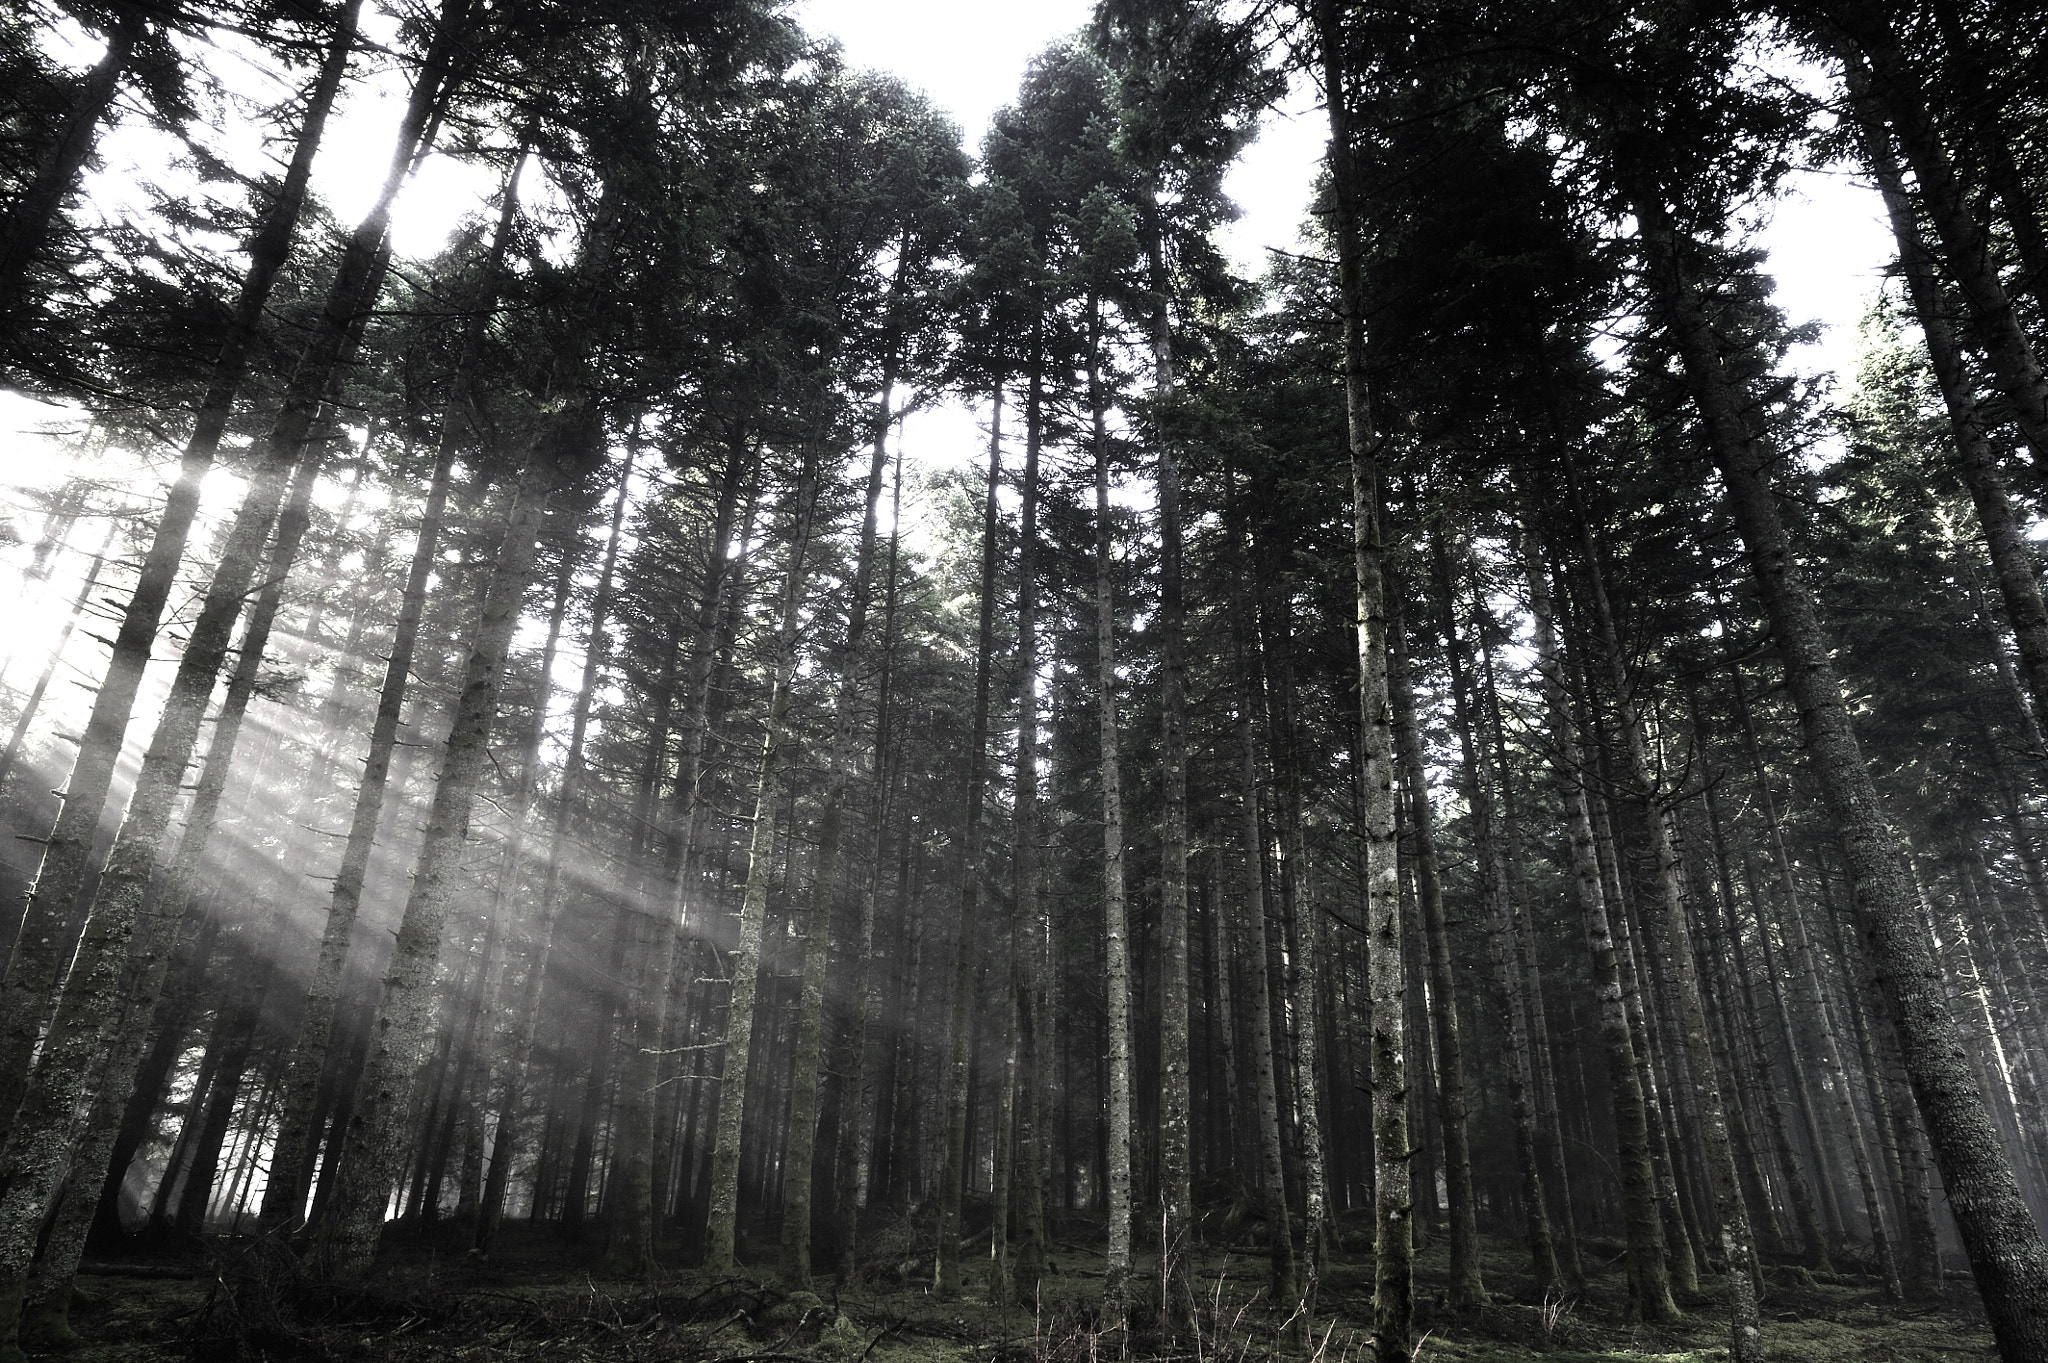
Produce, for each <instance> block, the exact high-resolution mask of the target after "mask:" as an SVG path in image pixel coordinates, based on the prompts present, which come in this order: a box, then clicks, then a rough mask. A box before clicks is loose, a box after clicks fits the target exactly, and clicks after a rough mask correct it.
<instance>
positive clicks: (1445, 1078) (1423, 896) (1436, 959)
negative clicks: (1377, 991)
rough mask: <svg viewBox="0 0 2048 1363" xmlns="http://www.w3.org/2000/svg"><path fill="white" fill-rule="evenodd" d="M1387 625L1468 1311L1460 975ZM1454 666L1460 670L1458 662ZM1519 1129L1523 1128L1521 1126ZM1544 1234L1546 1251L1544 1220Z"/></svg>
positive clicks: (1457, 1281) (1411, 708)
mask: <svg viewBox="0 0 2048 1363" xmlns="http://www.w3.org/2000/svg"><path fill="white" fill-rule="evenodd" d="M1389 628H1390V631H1391V632H1390V634H1389V640H1390V642H1391V644H1392V647H1393V673H1392V676H1391V677H1390V678H1389V689H1390V694H1391V698H1392V702H1393V727H1394V742H1395V746H1396V750H1397V752H1398V754H1399V757H1400V762H1401V784H1402V786H1403V787H1405V788H1406V790H1407V794H1408V801H1407V804H1408V827H1409V837H1410V839H1411V840H1412V842H1413V845H1414V848H1415V855H1414V866H1415V890H1416V900H1417V902H1418V904H1419V905H1420V907H1421V909H1422V924H1423V935H1424V939H1425V941H1426V942H1427V944H1428V952H1429V1002H1430V1009H1429V1012H1430V1023H1431V1025H1432V1028H1433V1030H1434V1032H1435V1037H1434V1041H1435V1052H1436V1055H1435V1059H1436V1101H1437V1122H1438V1125H1439V1127H1440V1128H1441V1139H1442V1141H1443V1160H1444V1188H1445V1191H1446V1192H1447V1193H1449V1195H1450V1250H1451V1267H1450V1283H1449V1285H1448V1287H1446V1289H1445V1300H1446V1301H1447V1303H1448V1304H1449V1305H1450V1307H1451V1308H1452V1309H1453V1310H1456V1311H1469V1310H1472V1309H1474V1308H1477V1307H1481V1306H1484V1305H1486V1304H1487V1300H1488V1298H1487V1295H1486V1284H1485V1280H1484V1279H1483V1277H1482V1276H1481V1274H1480V1270H1479V1223H1478V1221H1477V1219H1476V1215H1475V1211H1474V1205H1473V1204H1474V1199H1473V1194H1472V1146H1471V1142H1470V1140H1469V1139H1468V1137H1467V1135H1466V1132H1465V1052H1464V1044H1463V1042H1462V1040H1461V1039H1460V1037H1459V1035H1458V992H1457V977H1456V974H1455V971H1454V968H1453V966H1452V963H1451V942H1450V930H1449V928H1448V927H1447V926H1446V925H1445V922H1444V893H1443V880H1442V873H1441V872H1440V871H1439V870H1438V863H1437V851H1436V819H1435V817H1434V816H1433V814H1432V813H1431V811H1430V803H1429V791H1428V778H1427V776H1426V774H1425V769H1424V767H1423V762H1422V735H1421V733H1420V732H1419V731H1418V730H1417V728H1416V724H1415V690H1414V687H1413V684H1412V683H1411V680H1410V673H1409V661H1408V641H1407V639H1406V638H1405V637H1404V635H1403V633H1402V632H1401V629H1400V625H1399V622H1398V620H1397V621H1395V622H1394V623H1393V624H1392V625H1390V626H1389ZM1459 666H1460V667H1461V671H1462V664H1460V665H1459ZM1482 874H1483V873H1482ZM1490 888H1491V887H1490V886H1488V887H1483V888H1482V894H1486V895H1487V897H1488V899H1489V901H1490V900H1491V895H1490V893H1489V891H1490ZM1524 1060H1526V1056H1525V1057H1524ZM1510 1084H1511V1085H1512V1086H1513V1088H1514V1089H1515V1091H1516V1092H1517V1093H1518V1094H1519V1093H1521V1091H1522V1081H1521V1078H1520V1077H1519V1075H1517V1076H1515V1077H1513V1078H1511V1079H1510ZM1521 1112H1522V1120H1524V1121H1526V1120H1527V1108H1526V1106H1524V1107H1523V1108H1522V1109H1521ZM1519 1134H1522V1133H1520V1132H1519V1130H1518V1135H1519ZM1533 1170H1534V1165H1533V1164H1531V1165H1530V1166H1529V1168H1528V1170H1527V1172H1533ZM1539 1205H1540V1204H1539ZM1543 1240H1544V1243H1545V1246H1546V1251H1547V1246H1548V1242H1549V1229H1548V1227H1547V1226H1546V1227H1545V1229H1544V1232H1543ZM1539 1262H1540V1261H1539ZM1545 1285H1546V1286H1547V1285H1548V1284H1547V1283H1546V1284H1545Z"/></svg>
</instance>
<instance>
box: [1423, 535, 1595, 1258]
mask: <svg viewBox="0 0 2048 1363" xmlns="http://www.w3.org/2000/svg"><path fill="white" fill-rule="evenodd" d="M1430 561H1431V566H1432V569H1433V571H1434V572H1435V575H1436V586H1437V598H1438V600H1439V602H1440V603H1441V605H1442V612H1443V613H1442V617H1441V628H1442V630H1443V639H1444V651H1445V654H1446V656H1447V657H1448V659H1449V663H1450V674H1451V707H1452V723H1453V727H1455V728H1456V730H1457V733H1458V750H1459V756H1460V758H1461V759H1462V762H1463V766H1464V773H1465V802H1466V807H1467V808H1469V809H1470V810H1471V811H1472V824H1473V842H1474V844H1475V850H1476V852H1477V860H1478V863H1479V864H1478V867H1477V872H1478V885H1479V903H1480V910H1481V914H1482V916H1483V917H1484V919H1485V921H1486V935H1487V943H1488V947H1489V949H1490V950H1489V954H1490V956H1491V959H1492V961H1493V971H1494V987H1495V991H1496V998H1497V999H1498V1001H1499V1011H1500V1015H1501V1016H1500V1021H1501V1032H1502V1034H1503V1035H1504V1036H1505V1038H1506V1040H1507V1044H1508V1055H1507V1074H1508V1112H1509V1116H1510V1119H1511V1120H1512V1121H1513V1122H1514V1126H1515V1164H1516V1168H1517V1170H1518V1171H1519V1172H1520V1174H1521V1176H1522V1200H1523V1202H1524V1203H1525V1204H1526V1206H1525V1209H1524V1224H1525V1225H1526V1227H1527V1234H1528V1240H1529V1266H1530V1273H1531V1276H1532V1277H1533V1278H1534V1280H1535V1281H1534V1284H1533V1285H1534V1287H1535V1288H1536V1290H1537V1291H1538V1292H1541V1293H1543V1294H1544V1295H1545V1297H1546V1298H1547V1297H1548V1295H1549V1293H1550V1291H1551V1289H1552V1288H1553V1286H1555V1285H1556V1284H1557V1282H1558V1280H1559V1279H1558V1263H1557V1249H1556V1241H1555V1239H1554V1237H1553V1235H1552V1232H1551V1225H1550V1211H1549V1205H1548V1203H1547V1202H1546V1200H1545V1189H1544V1186H1543V1184H1544V1180H1543V1175H1542V1166H1541V1162H1540V1161H1541V1153H1540V1146H1539V1143H1538V1141H1537V1136H1536V1130H1535V1120H1536V1114H1535V1104H1534V1101H1533V1094H1532V1090H1533V1088H1534V1076H1535V1064H1534V1061H1533V1058H1532V1056H1531V1054H1530V1042H1529V1025H1528V1021H1527V1007H1526V1002H1525V1000H1524V998H1523V978H1522V971H1521V965H1520V961H1519V959H1518V958H1519V956H1520V952H1519V951H1518V949H1517V945H1516V938H1515V928H1514V921H1513V918H1512V917H1511V914H1512V912H1513V909H1512V903H1513V901H1512V897H1511V896H1510V893H1509V890H1508V874H1507V865H1506V862H1505V860H1504V858H1503V857H1502V856H1501V850H1500V843H1499V841H1498V839H1499V833H1498V831H1497V830H1496V828H1495V827H1494V818H1493V792H1492V789H1491V785H1490V783H1489V781H1488V780H1487V774H1486V768H1485V762H1484V759H1483V758H1482V756H1481V754H1480V750H1479V744H1478V742H1477V740H1476V737H1475V735H1476V732H1477V729H1478V722H1477V717H1478V707H1477V706H1476V704H1475V703H1474V701H1473V697H1472V682H1471V679H1470V678H1469V677H1468V676H1467V674H1466V666H1467V662H1466V655H1465V646H1464V644H1463V643H1461V642H1460V641H1459V639H1458V628H1457V605H1456V602H1457V591H1456V583H1455V579H1454V577H1453V575H1452V572H1451V556H1450V554H1449V552H1448V551H1447V550H1446V548H1445V545H1444V533H1443V531H1442V530H1440V529H1439V530H1434V531H1432V533H1431V535H1430ZM1403 680H1404V681H1405V674H1404V677H1403ZM1398 694H1399V693H1397V695H1398ZM1409 711H1410V717H1409V718H1408V720H1407V727H1406V728H1405V729H1404V730H1401V731H1398V734H1397V736H1398V737H1399V738H1400V739H1401V742H1402V744H1403V750H1404V753H1405V751H1406V747H1407V744H1408V743H1409V742H1410V740H1411V734H1412V730H1413V723H1414V721H1413V718H1412V705H1411V706H1410V707H1409ZM1401 717H1402V713H1401V712H1400V711H1397V712H1396V718H1397V719H1400V718H1401ZM1416 746H1417V748H1418V751H1417V752H1416V754H1415V761H1414V762H1413V763H1412V764H1410V771H1411V773H1413V779H1415V780H1417V781H1418V782H1419V781H1420V779H1421V777H1420V767H1421V753H1420V751H1419V748H1420V743H1419V742H1417V744H1416ZM1405 761H1406V759H1405V757H1404V762H1405ZM1418 822H1419V821H1418ZM1437 912H1438V916H1439V917H1441V915H1442V908H1441V905H1439V907H1438V910H1437ZM1431 955H1432V960H1431V964H1432V966H1434V965H1435V959H1434V958H1435V952H1434V949H1433V948H1432V953H1431ZM1446 964H1448V962H1446ZM1445 1125H1446V1127H1448V1126H1449V1125H1450V1123H1449V1121H1448V1120H1446V1122H1445ZM1468 1160H1469V1154H1468ZM1446 1162H1447V1163H1448V1159H1447V1161H1446ZM1466 1196H1467V1197H1470V1196H1471V1190H1470V1183H1469V1173H1468V1183H1467V1191H1466Z"/></svg>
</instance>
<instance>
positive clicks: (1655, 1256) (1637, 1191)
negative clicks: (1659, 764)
mask: <svg viewBox="0 0 2048 1363" xmlns="http://www.w3.org/2000/svg"><path fill="white" fill-rule="evenodd" d="M1522 552H1523V558H1524V567H1525V569H1526V577H1527V581H1528V584H1529V611H1530V614H1531V615H1532V616H1534V617H1535V622H1536V666H1537V670H1538V673H1539V676H1540V677H1541V680H1542V690H1543V701H1544V708H1545V710H1546V712H1547V715H1548V719H1549V727H1550V739H1551V748H1552V751H1553V753H1554V754H1555V761H1556V764H1557V768H1558V777H1559V779H1560V781H1561V782H1562V784H1563V786H1564V792H1565V813H1566V818H1567V822H1568V828H1567V835H1568V837H1569V838H1570V840H1571V852H1572V876H1573V880H1574V883H1575V884H1576V886H1577V889H1578V900H1579V911H1580V914H1581V915H1582V917H1583V918H1584V919H1585V925H1586V945H1587V947H1588V949H1589V951H1590V954H1591V956H1592V962H1593V988H1594V993H1595V996H1596V997H1597V998H1598V999H1599V1001H1600V1035H1601V1040H1602V1041H1603V1043H1604V1045H1605V1050H1606V1055H1607V1078H1608V1087H1609V1089H1610V1090H1611V1093H1612V1098H1613V1103H1614V1126H1615V1135H1616V1139H1617V1143H1618V1145H1619V1147H1620V1149H1619V1156H1620V1162H1621V1178H1622V1206H1623V1211H1624V1214H1625V1216H1626V1219H1627V1226H1628V1267H1629V1295H1630V1298H1631V1301H1632V1304H1633V1306H1634V1309H1635V1311H1636V1312H1637V1313H1638V1314H1639V1315H1640V1316H1642V1318H1643V1319H1645V1320H1671V1319H1674V1318H1676V1317H1677V1315H1678V1305H1677V1303H1676V1302H1674V1301H1672V1299H1671V1283H1670V1279H1669V1277H1668V1276H1667V1270H1666V1267H1665V1263H1664V1245H1663V1236H1662V1235H1661V1234H1660V1233H1659V1231H1658V1224H1657V1222H1658V1215H1657V1201H1656V1175H1655V1172H1654V1170H1653V1169H1652V1167H1651V1161H1650V1128H1649V1116H1648V1106H1647V1103H1646V1101H1645V1099H1646V1095H1645V1093H1644V1091H1643V1085H1642V1081H1641V1079H1640V1077H1639V1075H1638V1072H1637V1069H1636V1053H1635V1045H1634V1042H1633V1041H1632V1039H1631V1037H1630V1034H1629V1033H1630V1029H1629V1020H1628V1004H1627V999H1626V996H1625V993H1624V989H1623V983H1622V976H1621V971H1620V966H1619V963H1618V961H1617V956H1618V955H1619V951H1620V948H1619V946H1618V945H1617V942H1616V937H1615V933H1614V929H1613V927H1612V925H1611V923H1610V921H1609V907H1608V904H1607V898H1606V894H1605V892H1604V890H1603V888H1602V886H1601V880H1600V866H1599V861H1598V854H1597V852H1596V850H1595V847H1594V842H1593V821H1592V816H1591V813H1590V812H1589V809H1588V805H1587V795H1586V783H1587V770H1586V767H1585V765H1584V758H1583V757H1581V755H1580V750H1579V741H1578V736H1577V733H1576V731H1575V728H1574V726H1573V723H1572V715H1571V706H1570V701H1569V699H1568V692H1567V689H1566V684H1565V674H1564V668H1563V665H1562V664H1561V662H1560V661H1559V658H1558V652H1557V636H1556V631H1555V629H1554V628H1553V626H1552V623H1551V609H1550V586H1549V583H1548V582H1547V581H1546V577H1547V574H1546V573H1545V572H1544V569H1543V564H1542V562H1541V560H1540V558H1539V556H1538V552H1537V548H1536V541H1535V537H1534V536H1533V535H1528V536H1526V537H1525V539H1524V541H1523V545H1522Z"/></svg>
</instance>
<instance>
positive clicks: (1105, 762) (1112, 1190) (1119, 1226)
mask: <svg viewBox="0 0 2048 1363" xmlns="http://www.w3.org/2000/svg"><path fill="white" fill-rule="evenodd" d="M1101 352H1102V303H1101V300H1100V299H1096V298H1091V299H1090V300H1089V311H1088V410H1089V414H1090V417H1091V420H1092V425H1091V427H1090V435H1091V441H1092V449H1093V453H1094V456H1095V689H1096V694H1095V705H1096V733H1097V736H1098V741H1099V743H1100V745H1101V775H1100V777H1099V783H1100V786H1101V790H1102V928H1103V943H1104V965H1103V970H1104V981H1103V987H1104V990H1105V997H1106V999H1107V1002H1108V1014H1109V1017H1108V1027H1109V1036H1108V1038H1107V1040H1108V1045H1107V1047H1106V1050H1107V1052H1108V1063H1109V1082H1108V1087H1109V1092H1108V1104H1107V1107H1108V1112H1107V1117H1108V1122H1109V1127H1108V1141H1109V1152H1108V1159H1107V1160H1106V1161H1105V1170H1104V1171H1105V1174H1106V1176H1107V1179H1108V1193H1109V1250H1108V1264H1107V1267H1106V1269H1105V1273H1104V1277H1103V1285H1102V1302H1103V1310H1104V1313H1105V1315H1106V1317H1107V1319H1108V1322H1109V1324H1110V1328H1112V1329H1118V1328H1121V1327H1122V1326H1123V1324H1124V1322H1125V1319H1126V1316H1127V1314H1128V1312H1129V1310H1130V1305H1131V1299H1130V1289H1131V1283H1130V1279H1131V1139H1132V1135H1133V1132H1132V1130H1131V956H1130V928H1129V924H1128V922H1127V920H1126V912H1125V902H1124V798H1123V777H1122V762H1121V759H1120V758H1119V756H1118V748H1119V746H1120V743H1119V739H1118V733H1119V730H1120V729H1121V725H1120V723H1119V721H1118V718H1117V703H1116V595H1115V590H1114V582H1113V579H1112V577H1111V565H1112V562H1113V555H1114V551H1115V536H1114V533H1113V530H1112V527H1111V525H1110V519H1109V431H1108V428H1107V423H1106V421H1105V413H1106V411H1107V407H1108V400H1107V398H1106V397H1105V395H1104V393H1103V384H1102V353H1101Z"/></svg>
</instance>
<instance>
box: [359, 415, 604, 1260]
mask: <svg viewBox="0 0 2048 1363" xmlns="http://www.w3.org/2000/svg"><path fill="white" fill-rule="evenodd" d="M592 421H593V417H592V414H591V413H589V412H588V410H587V409H585V408H584V407H583V406H582V405H581V403H579V402H576V401H574V400H572V401H571V402H570V404H569V405H568V407H567V408H565V409H564V410H562V411H559V412H556V413H554V414H552V415H551V416H550V417H549V418H547V419H546V420H545V421H544V422H543V424H542V428H541V430H540V432H539V433H537V435H536V437H535V441H534V446H533V448H532V449H531V450H530V451H529V452H528V454H527V457H526V460H525V464H524V467H523V468H522V469H521V471H520V474H519V479H518V482H517V484H516V486H515V488H514V491H513V495H512V502H511V505H510V507H509V508H508V509H507V512H506V519H505V530H504V534H503V536H502V538H501V539H500V540H499V543H498V551H497V555H496V558H495V561H494V562H493V564H492V566H491V575H490V582H489V586H488V588H487V589H486V592H485V595H484V600H483V604H482V608H481V611H480V613H479V616H478V619H477V623H476V626H475V630H474V633H473V635H472V638H471V643H470V648H469V658H468V662H467V663H466V665H465V667H464V672H463V682H462V690H461V693H460V697H459V700H458V702H457V707H456V713H455V719H454V723H453V725H452V726H451V728H450V730H449V734H448V742H447V745H446V747H445V749H444V750H443V755H442V759H441V771H440V775H439V778H438V779H437V780H436V782H435V786H434V799H433V803H432V805H431V806H430V807H429V810H428V814H427V824H426V833H425V836H424V838H423V839H422V841H421V843H420V850H419V855H418V859H417V861H416V862H415V865H414V868H413V880H412V889H411V892H410V894H409V895H408V896H407V898H406V904H405V913H404V916H403V917H402V918H401V920H400V922H399V927H398V937H397V941H396V943H395V945H394V947H393V950H392V955H391V961H390V964H389V965H388V966H387V967H386V968H385V972H384V982H383V985H382V988H381V989H380V991H379V1002H378V1006H377V1011H376V1015H375V1017H374V1019H373V1021H372V1023H371V1041H370V1048H369V1055H368V1059H367V1063H366V1067H365V1069H364V1071H363V1075H362V1078H361V1079H360V1080H359V1082H358V1087H357V1092H356V1100H355V1105H354V1110H353V1111H352V1112H351V1114H350V1116H349V1123H348V1129H347V1135H346V1140H347V1148H346V1153H345V1155H344V1157H343V1162H342V1166H341V1170H340V1177H341V1186H339V1187H338V1188H337V1189H336V1190H335V1192H334V1194H333V1196H332V1197H331V1198H330V1200H329V1204H328V1208H327V1216H326V1220H325V1223H324V1224H323V1225H322V1226H321V1228H320V1236H321V1240H322V1245H321V1250H322V1253H323V1257H324V1258H325V1261H326V1265H327V1268H328V1270H329V1272H330V1273H332V1274H334V1275H335V1276H337V1277H340V1278H342V1279H344V1280H347V1279H352V1278H359V1277H361V1276H362V1275H363V1274H365V1273H367V1271H368V1270H369V1268H370V1266H371V1263H372V1261H373V1260H374V1258H375V1257H376V1253H377V1241H378V1239H379V1236H380V1234H381V1232H382V1230H383V1226H384V1216H385V1208H386V1205H387V1203H388V1201H389V1199H390V1196H391V1190H392V1188H393V1187H394V1186H395V1184H396V1182H397V1180H398V1177H399V1175H400V1173H401V1172H402V1169H403V1162H404V1158H405V1142H404V1140H403V1126H404V1122H405V1116H406V1106H407V1099H408V1096H409V1094H410V1091H411V1088H412V1079H413V1076H414V1075H415V1074H416V1073H417V1072H418V1071H419V1070H420V1068H421V1066H422V1065H423V1063H424V1062H425V1060H426V1052H427V1046H428V1043H429V1040H430V1035H429V1031H428V1029H429V1026H430V1024H431V1022H432V1017H433V1002H434V989H433V984H434V967H435V962H436V960H437V958H438V957H439V955H440V949H441V937H442V932H443V928H444V925H445V924H446V921H447V915H448V907H449V903H450V901H451V899H452V898H453V896H454V892H455V889H456V883H455V882H456V875H457V872H458V870H459V866H460V861H461V856H462V850H463V846H464V844H465V842H466V840H467V838H468V833H469V819H470V805H471V802H472V800H473V799H474V797H475V794H476V789H477V785H478V783H479V781H480V780H481V778H482V776H483V773H484V769H485V766H486V765H487V763H488V760H489V744H490V736H491V729H492V726H493V722H494V721H495V719H496V715H497V708H498V692H499V689H500V687H501V685H502V683H503V680H504V674H505V661H506V655H507V653H508V651H509V649H510V647H511V642H512V635H513V632H514V631H515V630H516V629H517V627H518V624H519V617H520V610H521V605H522V603H523V601H524V598H525V594H526V587H527V584H528V582H529V581H530V580H531V578H532V575H533V561H534V550H535V545H536V541H537V539H538V537H539V532H540V525H541V521H542V519H543V517H544V516H545V514H546V510H547V502H548V499H549V497H550V496H551V495H552V494H553V493H554V492H555V491H556V489H557V488H559V487H561V486H562V485H563V484H564V483H565V482H566V481H568V479H569V478H570V476H572V466H571V465H570V464H569V461H570V460H571V459H572V458H574V457H575V455H577V454H580V452H581V451H580V448H579V447H580V446H581V445H582V444H583V443H584V442H585V441H587V440H588V438H589V435H590V433H591V432H590V423H591V422H592Z"/></svg>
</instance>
